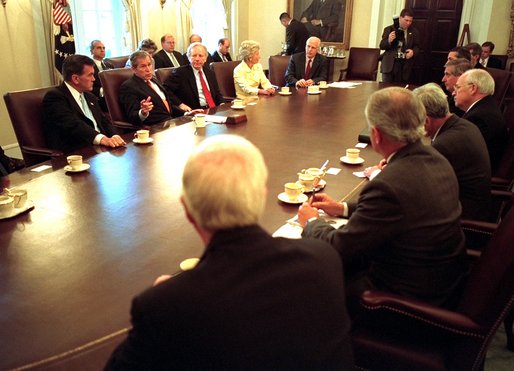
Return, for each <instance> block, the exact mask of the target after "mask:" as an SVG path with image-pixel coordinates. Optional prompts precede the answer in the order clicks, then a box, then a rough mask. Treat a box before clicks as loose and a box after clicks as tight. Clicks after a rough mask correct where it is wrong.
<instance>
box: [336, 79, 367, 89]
mask: <svg viewBox="0 0 514 371" xmlns="http://www.w3.org/2000/svg"><path fill="white" fill-rule="evenodd" d="M358 85H362V82H348V81H335V82H333V83H331V84H329V86H331V87H333V88H343V89H348V88H354V87H356V86H358Z"/></svg>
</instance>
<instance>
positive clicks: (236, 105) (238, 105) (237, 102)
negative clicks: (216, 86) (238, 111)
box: [232, 99, 244, 107]
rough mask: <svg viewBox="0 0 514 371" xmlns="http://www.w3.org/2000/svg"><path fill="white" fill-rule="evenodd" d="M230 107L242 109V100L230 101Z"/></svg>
mask: <svg viewBox="0 0 514 371" xmlns="http://www.w3.org/2000/svg"><path fill="white" fill-rule="evenodd" d="M232 105H233V106H234V107H244V102H243V100H242V99H234V100H233V101H232Z"/></svg>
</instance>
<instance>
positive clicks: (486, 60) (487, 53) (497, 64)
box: [480, 41, 502, 69]
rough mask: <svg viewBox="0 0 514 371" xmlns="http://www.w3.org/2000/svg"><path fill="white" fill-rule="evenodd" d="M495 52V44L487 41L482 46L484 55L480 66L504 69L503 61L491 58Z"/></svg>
mask: <svg viewBox="0 0 514 371" xmlns="http://www.w3.org/2000/svg"><path fill="white" fill-rule="evenodd" d="M493 50H494V43H493V42H492V41H486V42H485V43H483V44H482V54H481V55H480V64H481V65H482V66H484V67H489V68H498V69H502V61H501V60H499V59H498V58H496V57H493V56H491V53H492V52H493Z"/></svg>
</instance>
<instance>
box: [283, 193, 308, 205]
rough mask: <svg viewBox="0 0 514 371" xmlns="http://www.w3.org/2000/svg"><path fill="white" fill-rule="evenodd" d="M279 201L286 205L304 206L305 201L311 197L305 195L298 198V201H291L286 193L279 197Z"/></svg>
mask: <svg viewBox="0 0 514 371" xmlns="http://www.w3.org/2000/svg"><path fill="white" fill-rule="evenodd" d="M278 199H279V200H280V201H282V202H285V203H286V204H293V205H294V204H303V203H304V202H305V201H307V200H308V199H309V197H307V196H306V195H304V194H303V193H302V194H301V195H300V196H298V198H297V199H296V200H290V199H289V197H287V195H286V193H285V192H282V193H281V194H279V195H278Z"/></svg>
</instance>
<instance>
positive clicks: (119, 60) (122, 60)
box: [105, 55, 130, 68]
mask: <svg viewBox="0 0 514 371" xmlns="http://www.w3.org/2000/svg"><path fill="white" fill-rule="evenodd" d="M129 57H130V56H129V55H122V56H120V57H112V58H105V59H106V60H107V61H109V62H111V63H112V65H113V66H114V68H125V64H127V61H128V59H129Z"/></svg>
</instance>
